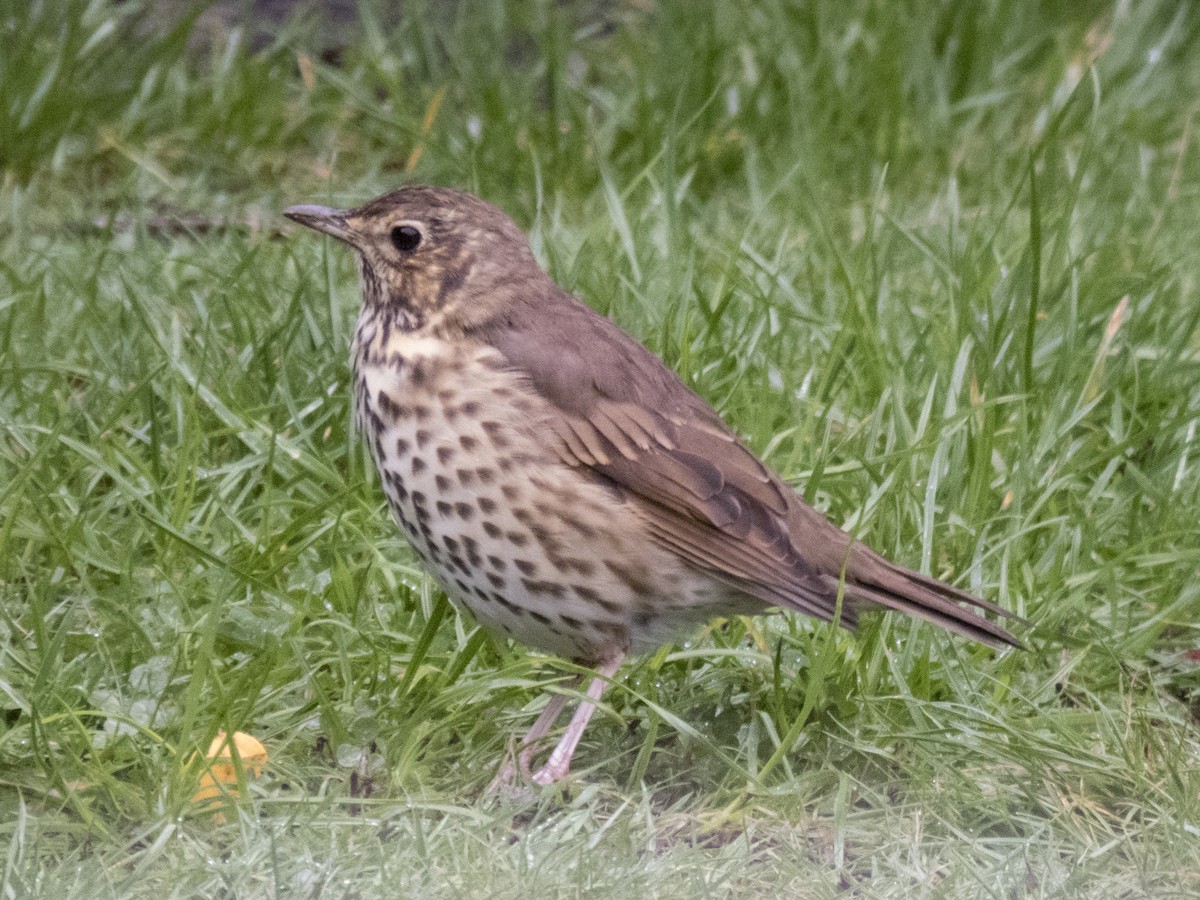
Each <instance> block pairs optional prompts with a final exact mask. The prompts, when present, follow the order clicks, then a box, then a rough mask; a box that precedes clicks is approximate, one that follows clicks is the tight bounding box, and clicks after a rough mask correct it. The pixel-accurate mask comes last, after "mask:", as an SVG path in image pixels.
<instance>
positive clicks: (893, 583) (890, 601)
mask: <svg viewBox="0 0 1200 900" xmlns="http://www.w3.org/2000/svg"><path fill="white" fill-rule="evenodd" d="M863 549H865V548H863ZM855 556H856V557H857V558H856V559H855V561H854V562H855V565H854V571H852V572H849V573H847V579H846V582H847V583H846V593H847V595H848V596H849V597H850V598H851V599H853V600H859V601H866V602H867V603H869V604H872V605H878V606H882V607H885V608H887V609H894V610H898V611H899V612H903V613H907V614H908V615H910V616H918V617H920V618H922V619H927V620H929V621H930V622H933V623H935V624H937V625H940V626H941V627H942V628H945V629H947V630H948V631H954V632H957V633H958V634H962V635H966V636H967V637H970V638H974V639H975V640H977V641H981V642H982V643H985V644H990V645H991V646H993V647H1005V646H1007V647H1019V648H1022V649H1023V648H1024V645H1023V644H1022V643H1021V642H1020V641H1018V640H1017V639H1016V638H1015V637H1013V636H1012V635H1011V634H1010V633H1009V632H1008V631H1007V630H1006V629H1004V628H1001V627H1000V626H999V625H997V624H996V623H994V622H992V621H990V620H988V619H986V618H984V617H983V616H981V615H979V614H978V613H976V612H974V611H973V610H971V609H970V608H968V607H965V606H962V605H961V604H964V603H965V604H968V605H969V606H974V607H978V608H979V609H983V610H986V611H988V612H991V613H995V614H996V615H1000V616H1004V617H1006V618H1012V619H1016V620H1018V621H1021V619H1020V617H1019V616H1016V615H1014V614H1013V613H1010V612H1008V611H1007V610H1005V609H1002V608H1001V607H999V606H997V605H996V604H995V603H989V602H988V601H987V600H983V599H981V598H979V597H976V596H975V595H974V594H971V593H968V592H967V591H964V590H962V589H961V588H956V587H954V586H953V585H949V584H946V583H945V582H942V581H938V580H937V579H936V578H931V577H929V576H928V575H922V574H921V573H920V572H914V571H912V570H911V569H906V568H904V566H899V565H896V564H895V563H893V562H890V561H889V560H887V559H884V558H883V557H882V556H880V555H879V554H877V553H875V552H874V551H867V553H866V554H860V553H856V554H855Z"/></svg>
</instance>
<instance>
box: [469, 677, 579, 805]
mask: <svg viewBox="0 0 1200 900" xmlns="http://www.w3.org/2000/svg"><path fill="white" fill-rule="evenodd" d="M582 680H583V676H582V675H577V676H575V678H574V679H572V681H571V683H570V684H569V685H568V687H572V688H573V687H575V686H576V685H577V684H579V682H581V681H582ZM568 699H570V698H569V697H568V696H567V695H566V694H555V695H553V696H552V697H551V698H550V700H549V702H547V703H546V708H545V709H543V710H542V714H541V715H540V716H538V717H537V721H536V722H534V723H533V727H532V728H530V729H529V731H527V732H526V733H525V737H523V738H521V743H520V744H518V745H517V746H518V747H519V751H518V753H517V771H519V772H520V773H521V777H522V778H525V779H526V780H528V779H529V778H530V777H531V776H530V774H529V761H530V760H531V759H533V754H534V751H535V750H537V742H538V741H540V740H541V739H542V738H543V737H545V736H546V732H547V731H549V730H550V728H551V727H552V726H553V725H554V722H555V720H557V719H558V717H559V714H560V713H562V711H563V707H564V706H566V705H567V700H568ZM508 752H509V759H508V760H506V761H505V763H504V765H503V766H502V767H501V769H500V771H499V772H498V773H497V774H496V777H495V778H493V779H492V783H491V784H490V785H488V791H489V792H492V791H496V790H498V789H499V788H501V787H503V786H504V785H506V784H509V783H510V782H511V781H512V779H513V775H514V774H515V773H514V772H513V764H512V744H511V743H510V744H509V750H508Z"/></svg>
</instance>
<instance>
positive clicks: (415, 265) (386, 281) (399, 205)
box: [283, 186, 546, 330]
mask: <svg viewBox="0 0 1200 900" xmlns="http://www.w3.org/2000/svg"><path fill="white" fill-rule="evenodd" d="M283 214H284V215H285V216H287V217H288V218H289V219H291V220H292V221H294V222H299V223H300V224H301V225H307V226H308V227H309V228H312V229H315V230H316V231H322V232H324V233H325V234H328V235H331V236H332V237H335V238H337V239H338V240H340V241H344V242H345V243H347V244H349V245H350V246H351V247H353V248H354V250H355V251H357V252H356V255H357V257H358V269H359V275H360V279H361V282H362V292H363V302H364V303H365V304H367V305H368V306H374V307H378V308H381V309H387V310H388V311H389V312H391V313H393V314H394V316H395V319H396V321H398V322H401V323H407V327H409V328H411V329H414V330H415V329H425V328H444V327H449V326H452V325H453V326H455V327H457V328H460V329H463V328H468V327H470V326H471V325H472V324H475V323H482V322H485V321H487V320H488V319H490V318H491V317H492V315H493V314H494V312H495V310H497V309H499V308H501V306H502V305H503V304H504V303H506V302H511V300H512V299H517V298H515V297H514V296H513V294H514V292H518V291H520V290H521V286H522V285H525V286H526V290H527V289H528V286H529V284H530V281H529V280H530V278H531V277H532V278H534V279H536V281H535V282H534V283H535V284H537V283H539V282H540V281H541V280H542V279H545V278H546V275H545V274H544V273H543V272H542V270H541V269H540V268H539V267H538V264H537V261H536V260H535V259H534V257H533V252H532V251H531V250H530V248H529V241H528V240H527V239H526V237H525V235H524V233H523V232H522V231H521V229H520V228H518V227H517V225H516V224H515V223H514V222H513V221H512V219H510V218H509V217H508V216H507V215H505V214H504V213H503V212H501V211H500V210H499V209H497V208H496V207H494V206H492V205H491V204H490V203H485V202H484V201H483V200H480V199H479V198H478V197H474V196H472V195H471V194H467V193H464V192H462V191H456V190H451V189H449V188H432V187H421V186H410V187H403V188H400V189H399V190H395V191H392V192H391V193H388V194H384V195H383V196H382V197H377V198H376V199H374V200H371V201H370V202H368V203H365V204H363V205H362V206H360V207H357V208H356V209H345V210H342V209H332V208H330V207H327V206H308V205H306V206H290V207H288V208H287V209H285V210H284V211H283Z"/></svg>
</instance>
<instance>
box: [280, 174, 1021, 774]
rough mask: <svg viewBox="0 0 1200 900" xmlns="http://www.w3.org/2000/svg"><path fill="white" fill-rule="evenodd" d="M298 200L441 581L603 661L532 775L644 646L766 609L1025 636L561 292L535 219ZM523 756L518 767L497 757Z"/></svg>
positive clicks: (487, 618) (390, 481)
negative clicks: (328, 256) (529, 232)
mask: <svg viewBox="0 0 1200 900" xmlns="http://www.w3.org/2000/svg"><path fill="white" fill-rule="evenodd" d="M284 215H286V216H287V217H288V218H290V219H292V220H294V221H296V222H299V223H301V224H303V225H307V226H308V227H310V228H313V229H316V230H317V231H321V232H324V233H325V234H329V235H332V236H333V237H335V238H338V239H339V240H341V241H344V242H346V243H347V244H349V245H350V246H351V247H352V248H353V249H354V250H355V251H356V256H357V259H358V270H359V274H360V281H361V287H362V294H363V305H362V311H361V314H360V316H359V319H358V324H357V327H356V329H355V333H354V340H353V348H352V355H353V360H354V399H355V413H356V418H357V421H358V425H359V427H360V429H361V430H362V433H363V435H364V437H365V438H366V440H367V442H368V443H369V445H370V449H371V452H372V454H373V455H374V458H375V463H376V465H377V466H378V469H379V475H380V478H381V481H382V484H383V488H384V491H385V492H386V493H387V499H388V503H389V504H390V506H391V509H392V512H393V514H394V515H395V517H396V519H397V521H398V522H399V523H400V526H401V527H402V528H403V529H404V532H405V534H406V535H407V537H408V540H409V541H410V542H411V544H412V548H413V550H414V551H415V552H416V554H417V555H418V556H419V557H420V558H421V560H422V561H423V562H424V564H425V566H426V567H427V568H428V570H429V571H430V572H431V573H432V574H433V576H434V577H435V578H436V579H437V581H438V583H439V584H440V585H441V586H442V588H443V589H444V590H445V591H446V593H447V594H448V595H449V597H450V598H451V599H452V600H453V601H454V602H455V603H456V604H457V605H458V606H460V607H462V608H464V609H467V610H469V611H470V612H471V613H472V614H473V615H474V616H475V618H476V619H477V620H478V621H479V623H480V624H481V625H482V626H483V627H484V628H487V629H489V630H491V631H493V632H498V633H500V634H503V635H506V636H508V637H511V638H515V639H516V640H518V641H521V642H523V643H525V644H528V645H530V646H533V647H538V648H540V649H542V650H547V651H550V652H552V653H556V654H559V655H561V656H565V657H568V658H570V659H572V660H574V661H576V662H578V663H580V664H583V665H586V666H589V667H594V668H595V669H596V671H597V672H598V675H597V677H595V678H594V679H593V680H592V682H591V684H590V686H589V687H588V689H587V693H586V699H585V700H583V701H582V702H581V703H580V705H579V708H578V709H577V711H576V712H575V715H574V717H573V718H572V719H571V722H570V725H569V726H568V727H567V730H566V733H565V734H564V735H563V737H562V739H561V740H560V742H559V743H558V745H557V746H556V747H555V748H554V750H553V751H552V752H551V754H550V756H549V759H548V760H547V762H546V763H545V765H543V766H542V768H541V769H539V770H538V772H537V773H535V774H533V775H532V776H531V775H529V762H530V759H531V757H532V754H533V752H534V748H535V743H536V742H537V741H538V740H539V739H540V738H541V737H542V736H543V735H545V734H546V732H548V731H549V730H550V728H551V726H552V725H553V724H554V721H555V719H556V718H557V717H558V715H559V713H560V712H561V711H562V708H563V706H564V705H565V703H566V697H565V695H563V694H561V693H558V694H555V695H554V696H553V697H552V698H551V699H550V701H549V703H548V704H547V705H546V708H545V710H544V712H543V713H542V714H541V716H540V717H539V718H538V719H537V721H536V723H535V724H534V725H533V727H532V728H531V729H530V731H529V733H528V734H527V735H526V736H525V738H524V739H523V741H522V744H521V750H520V753H519V755H518V763H519V766H520V770H521V772H522V773H523V774H524V775H525V776H526V777H530V778H532V780H533V781H535V782H538V783H541V784H546V783H550V782H553V781H557V780H559V779H562V778H564V777H565V776H566V774H567V770H568V767H569V765H570V761H571V755H572V753H573V752H574V750H575V747H576V745H577V744H578V743H579V740H580V737H581V736H582V734H583V730H584V728H585V726H586V725H587V721H588V718H589V717H590V716H591V714H592V711H593V709H594V703H595V702H596V701H598V699H599V697H600V695H601V693H602V692H603V691H604V688H605V686H606V684H607V683H608V681H609V680H610V679H611V678H612V676H613V674H614V673H615V672H616V670H617V667H618V666H619V665H620V663H621V661H622V660H623V659H624V658H625V656H626V654H629V653H640V652H643V651H647V650H651V649H653V648H655V647H657V646H659V645H660V644H662V643H664V642H667V641H670V640H672V639H673V638H675V637H676V636H678V635H680V634H681V633H686V631H687V629H689V628H693V627H695V626H697V625H698V624H699V623H702V622H704V621H705V620H707V619H710V618H712V617H714V616H723V615H731V614H743V613H757V612H761V611H763V610H765V609H767V608H769V607H773V606H776V607H782V608H784V609H790V610H797V611H799V612H803V613H807V614H808V615H811V616H816V617H817V618H820V619H825V620H829V619H831V618H832V617H833V615H834V613H835V608H836V605H837V597H838V594H839V588H843V589H844V591H843V596H844V602H843V605H842V608H841V617H840V622H841V624H843V625H847V626H853V625H854V623H855V621H856V619H857V617H858V614H859V613H860V612H861V611H863V610H866V609H871V608H879V607H882V608H885V609H894V610H900V611H902V612H905V613H909V614H911V615H915V616H920V617H922V618H925V619H929V620H930V621H932V622H935V623H937V624H938V625H940V626H942V627H943V628H947V629H949V630H951V631H956V632H959V633H961V634H965V635H967V636H969V637H972V638H975V639H976V640H980V641H984V642H987V643H990V644H993V645H1005V644H1008V645H1013V646H1019V644H1018V643H1017V641H1016V640H1015V639H1014V638H1013V637H1012V636H1011V635H1010V634H1009V633H1008V632H1007V631H1006V630H1004V629H1003V628H1001V627H999V626H998V625H995V624H993V623H992V622H990V621H988V620H987V619H985V618H983V617H982V616H981V615H978V614H977V613H975V612H973V611H971V610H969V609H967V608H964V607H962V606H960V605H959V603H965V604H968V605H970V606H975V607H979V608H982V609H985V610H988V611H990V612H993V613H999V614H1001V615H1007V613H1005V612H1004V611H1003V610H1002V609H1000V608H999V607H997V606H995V605H994V604H992V603H989V602H987V601H985V600H981V599H979V598H978V597H974V596H972V595H971V594H969V593H967V592H965V591H962V590H959V589H958V588H955V587H952V586H950V585H948V584H943V583H942V582H940V581H937V580H936V579H934V578H930V577H929V576H926V575H922V574H920V573H918V572H914V571H911V570H909V569H906V568H904V567H902V566H899V565H896V564H895V563H892V562H889V561H888V560H886V559H884V558H883V557H882V556H880V555H879V554H877V553H875V552H874V551H872V550H870V549H869V548H867V547H866V546H865V545H863V544H862V543H860V542H858V541H856V540H854V539H852V538H851V537H850V535H848V534H847V533H846V532H844V531H842V530H841V529H839V528H838V527H836V526H835V525H833V524H831V523H830V522H829V521H828V520H826V519H825V517H824V516H822V515H821V514H820V513H818V512H817V511H816V510H814V509H812V508H811V507H810V506H808V505H807V504H806V503H805V502H804V501H803V500H801V499H800V497H799V496H798V495H797V494H796V493H795V491H793V490H792V488H791V487H790V486H788V485H787V484H786V483H785V482H784V481H783V480H782V479H780V478H779V477H778V476H777V475H775V474H774V473H773V472H772V471H771V470H769V469H768V468H767V467H766V466H765V465H764V464H763V463H762V462H760V461H759V460H758V458H757V457H756V456H755V455H754V454H753V453H752V452H751V451H750V450H748V449H747V448H746V446H745V445H744V444H743V443H742V442H741V441H740V440H739V439H738V437H737V436H736V435H735V434H734V433H733V431H731V430H730V429H729V427H728V426H726V424H725V423H724V422H723V421H722V420H721V419H720V417H719V416H718V415H717V413H716V412H715V411H714V410H713V409H712V407H711V406H709V404H708V403H706V402H705V401H704V400H702V399H701V398H700V397H698V396H697V395H696V394H694V393H693V392H692V391H691V390H689V389H688V388H687V387H686V386H685V385H684V384H683V382H682V381H680V380H679V378H678V377H677V376H676V375H675V373H673V372H672V371H671V370H670V369H668V368H667V367H666V366H665V365H664V364H663V363H662V362H661V361H660V360H659V359H658V358H657V357H656V356H654V355H653V354H652V353H650V352H649V351H648V350H646V349H645V348H644V347H642V345H640V344H639V343H637V342H636V341H635V340H634V339H633V338H631V337H630V336H629V335H628V334H626V333H625V332H624V331H622V330H621V329H620V328H618V327H617V326H616V325H614V324H613V323H612V322H611V321H609V320H608V319H606V318H604V317H603V316H601V315H599V314H597V313H595V312H593V311H592V310H591V309H589V308H588V307H587V306H585V305H584V304H583V303H582V302H580V301H579V300H577V299H575V298H574V297H572V296H570V295H569V294H567V293H566V292H565V291H563V290H562V289H561V288H559V287H558V285H556V284H555V283H554V282H553V281H552V280H551V279H550V278H549V276H547V275H546V274H545V273H544V272H543V271H542V270H541V268H540V267H539V266H538V264H537V261H536V260H535V259H534V256H533V253H532V251H531V250H530V247H529V243H528V241H527V240H526V238H525V235H524V234H523V233H522V232H521V230H520V229H519V228H518V227H517V226H516V225H515V224H514V223H513V221H512V220H511V219H509V217H508V216H506V215H505V214H504V213H503V212H501V211H500V210H499V209H497V208H496V207H494V206H492V205H490V204H488V203H485V202H484V201H482V200H480V199H479V198H477V197H474V196H472V195H470V194H466V193H463V192H460V191H455V190H448V189H444V188H430V187H404V188H401V189H399V190H397V191H393V192H392V193H389V194H385V195H384V196H382V197H379V198H377V199H375V200H372V201H371V202H369V203H367V204H365V205H363V206H360V207H358V208H357V209H350V210H337V209H329V208H327V207H324V206H293V207H290V208H289V209H287V210H285V211H284ZM504 774H505V775H506V776H507V775H511V768H509V769H508V770H507V772H506V773H504Z"/></svg>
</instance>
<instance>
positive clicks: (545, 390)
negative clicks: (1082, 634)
mask: <svg viewBox="0 0 1200 900" xmlns="http://www.w3.org/2000/svg"><path fill="white" fill-rule="evenodd" d="M554 290H555V291H556V292H557V288H554ZM550 299H551V300H552V302H545V303H538V304H536V305H533V304H531V305H530V306H529V307H527V308H518V310H517V311H516V312H514V313H513V314H511V315H509V316H507V317H506V318H505V320H504V321H503V322H501V323H494V324H493V325H492V326H491V327H489V328H488V334H487V339H488V341H489V342H490V343H491V344H492V345H493V346H495V347H496V348H497V349H498V350H499V351H500V352H501V353H502V354H503V355H504V356H505V357H507V359H508V360H509V363H510V364H511V365H512V366H513V367H514V368H516V369H517V370H519V371H521V372H522V373H524V374H525V375H527V376H528V377H529V378H530V380H531V381H532V383H533V386H534V387H535V388H536V389H537V390H538V391H539V392H540V393H541V394H542V395H543V396H544V397H545V398H546V399H547V400H548V401H550V404H551V406H552V407H553V409H554V410H555V412H556V415H555V416H554V417H553V418H552V419H551V421H550V422H549V430H550V431H551V433H552V435H551V436H552V438H553V443H554V448H555V450H556V451H557V452H558V455H559V457H560V458H561V459H562V460H563V462H565V463H566V464H568V465H571V466H580V467H587V468H588V469H590V470H592V471H594V472H596V473H598V474H600V475H603V476H604V477H606V478H608V479H610V480H611V481H612V482H614V483H615V484H617V485H618V486H620V487H621V488H622V489H624V490H625V491H626V492H627V493H628V494H629V495H630V496H631V498H632V499H633V500H634V502H637V503H639V504H640V507H641V509H642V510H643V512H644V514H645V516H646V519H647V521H648V523H649V526H650V529H651V532H652V534H653V535H654V537H655V539H656V540H658V541H659V542H660V543H661V544H662V545H664V546H666V547H668V548H670V549H671V550H673V551H674V552H676V553H677V554H678V555H679V556H680V557H682V558H683V559H685V560H686V561H687V562H689V563H690V564H692V565H694V566H696V567H697V568H699V569H701V570H703V571H705V572H708V573H710V574H711V575H713V576H714V577H716V578H719V579H721V580H723V581H726V582H728V583H730V584H731V585H733V586H735V587H737V588H739V589H740V590H742V591H744V592H745V593H747V594H750V595H751V596H754V597H758V598H759V599H761V600H764V601H766V602H769V603H773V604H777V605H780V606H787V607H792V608H795V609H797V610H800V611H802V612H805V613H808V614H809V615H813V616H817V617H819V618H822V619H826V620H828V619H830V618H832V616H833V614H834V611H835V605H836V599H837V591H838V583H839V581H840V578H841V572H842V570H843V567H845V569H846V582H847V583H846V594H847V598H848V600H850V601H854V600H857V601H858V603H857V604H856V603H854V602H847V603H845V604H844V607H843V611H842V621H843V622H844V623H845V624H847V625H853V624H854V621H855V613H856V607H857V606H860V605H863V604H865V605H876V604H878V605H882V606H886V607H890V608H894V609H902V610H904V611H906V612H910V613H913V614H916V615H921V616H924V617H926V618H930V619H932V620H934V621H936V622H938V623H939V624H941V625H943V626H944V627H947V628H951V629H953V630H956V631H961V632H964V633H967V634H970V635H971V636H972V637H976V638H978V639H980V640H985V641H989V642H992V643H995V642H996V641H1000V642H1004V643H1011V642H1012V638H1011V636H1009V635H1008V633H1007V632H1005V631H1004V630H1003V629H1001V628H999V627H998V626H995V625H993V624H992V623H990V622H988V621H987V620H985V619H982V618H981V617H979V616H977V615H975V614H974V613H971V612H968V611H966V610H963V609H962V608H961V607H959V606H958V605H957V604H956V603H954V602H951V600H950V599H947V597H950V598H953V600H959V601H961V600H966V601H968V602H970V603H973V604H976V605H981V606H984V607H986V608H990V609H993V610H995V609H996V608H995V607H993V606H992V605H991V604H987V603H985V602H984V601H981V600H978V599H977V598H975V597H972V596H971V595H969V594H965V593H963V592H961V591H958V590H957V589H954V588H951V587H949V586H948V585H942V583H941V582H938V581H936V580H934V579H930V578H927V577H925V576H921V575H919V574H917V573H913V572H909V571H908V570H906V569H903V568H901V567H899V566H895V565H893V564H892V563H889V562H887V561H886V560H884V559H883V558H882V557H880V556H878V555H877V554H875V553H873V552H872V551H870V550H869V549H868V548H866V547H865V546H863V545H862V544H860V543H858V542H856V541H853V540H852V538H851V537H850V536H849V535H848V534H846V533H845V532H844V531H842V530H841V529H839V528H837V527H836V526H834V525H833V524H831V523H830V522H829V521H828V520H826V519H825V518H824V516H822V515H820V514H819V513H817V512H816V511H815V510H813V509H812V508H811V507H809V506H807V505H806V504H805V503H804V502H803V501H802V500H801V499H800V498H799V497H798V496H797V495H796V493H795V492H794V491H793V490H792V489H791V488H790V487H788V486H787V485H786V484H785V483H783V482H782V480H781V479H780V478H779V477H778V476H777V475H775V474H774V473H773V472H771V471H770V470H769V469H768V468H767V467H766V466H765V465H763V463H762V462H761V461H760V460H759V459H758V458H757V457H756V456H755V455H754V454H753V453H752V452H751V451H750V450H749V449H748V448H747V447H746V446H745V445H744V444H742V442H741V441H740V440H738V438H737V437H736V435H734V434H733V432H732V431H730V429H729V428H728V427H727V426H726V425H725V423H724V422H723V421H721V419H720V417H719V416H718V415H717V414H716V412H715V411H714V410H713V409H712V407H711V406H709V405H708V404H707V403H706V402H705V401H703V400H702V399H701V398H700V397H698V396H697V395H696V394H694V393H693V392H692V391H691V390H689V389H688V388H687V387H686V386H685V385H684V384H683V382H682V381H680V380H679V378H678V377H677V376H676V375H675V373H674V372H672V371H671V370H670V369H668V368H667V367H666V366H665V365H664V364H663V363H662V362H661V361H660V360H659V359H658V358H657V357H656V356H654V355H653V354H652V353H650V352H649V351H648V350H646V349H645V348H644V347H642V346H641V345H640V344H638V343H637V342H636V341H634V340H633V339H632V338H631V337H629V336H628V335H627V334H625V332H623V331H621V330H620V329H619V328H618V327H617V326H616V325H614V324H613V323H612V322H610V321H609V320H608V319H606V318H604V317H602V316H600V315H598V314H596V313H595V312H593V311H592V310H591V309H589V308H588V307H587V306H585V305H584V304H582V303H580V302H579V301H578V300H575V299H574V298H572V297H569V296H568V295H566V294H565V293H560V294H559V296H557V297H554V298H550ZM534 317H536V327H533V326H534ZM997 611H998V610H997Z"/></svg>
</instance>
